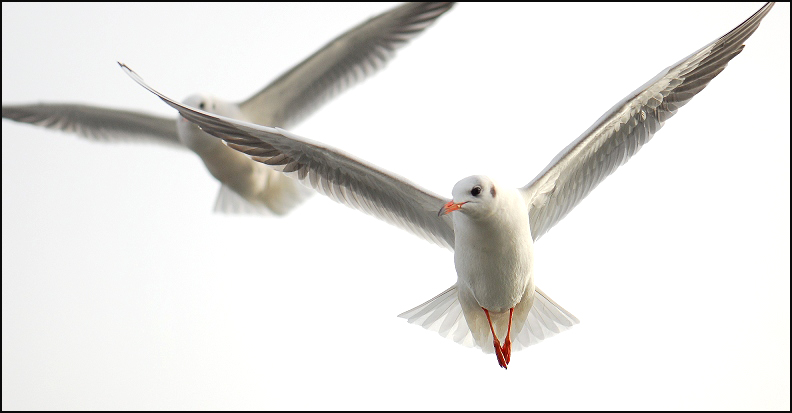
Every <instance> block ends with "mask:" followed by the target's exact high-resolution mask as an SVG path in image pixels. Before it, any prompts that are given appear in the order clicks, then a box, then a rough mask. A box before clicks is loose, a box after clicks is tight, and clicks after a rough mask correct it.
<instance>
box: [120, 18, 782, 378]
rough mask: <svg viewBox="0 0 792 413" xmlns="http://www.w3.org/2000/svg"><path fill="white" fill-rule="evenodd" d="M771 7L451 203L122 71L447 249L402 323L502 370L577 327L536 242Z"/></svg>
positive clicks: (331, 192)
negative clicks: (513, 175) (450, 253)
mask: <svg viewBox="0 0 792 413" xmlns="http://www.w3.org/2000/svg"><path fill="white" fill-rule="evenodd" d="M772 7H773V4H772V3H770V4H767V5H765V6H763V7H762V8H761V9H760V10H759V11H757V12H756V13H755V14H754V15H753V16H751V17H750V18H748V19H747V20H746V21H744V22H743V23H742V24H740V25H739V26H737V27H736V28H735V29H734V30H732V31H730V32H729V33H727V34H726V35H724V36H722V37H720V38H718V39H717V40H715V41H713V42H711V43H709V44H707V45H706V46H704V47H703V48H701V49H699V50H697V51H696V52H694V53H693V54H691V55H689V56H688V57H686V58H684V59H682V60H680V61H679V62H677V63H675V64H673V65H672V66H670V67H668V68H666V69H664V70H663V71H661V72H660V73H659V74H658V75H657V76H655V77H654V78H653V79H651V80H650V81H648V82H647V83H645V84H644V85H642V86H641V87H639V88H638V89H636V90H635V91H634V92H632V93H630V94H629V95H628V96H627V97H626V98H624V99H623V100H622V101H620V102H618V103H617V104H616V105H615V106H614V107H613V108H611V109H610V110H609V111H607V112H606V113H605V114H604V115H603V116H602V117H600V119H599V120H598V121H597V122H595V124H594V125H592V126H591V127H590V128H589V129H588V130H586V131H585V132H584V133H583V134H582V135H581V136H580V137H578V138H577V139H575V140H574V141H573V142H572V143H571V144H570V145H569V146H567V147H566V148H564V149H563V150H562V151H561V152H560V153H559V154H558V155H557V156H556V157H555V158H554V159H553V160H552V161H551V162H550V164H549V165H548V166H547V167H545V168H544V170H543V171H542V172H540V173H539V175H538V176H537V177H536V178H534V179H533V180H532V181H530V182H529V183H528V184H527V185H525V186H524V187H522V188H516V189H515V188H508V187H504V186H501V185H499V184H498V183H497V181H496V180H494V179H492V178H490V177H487V176H482V175H475V176H470V177H467V178H464V179H462V180H460V181H459V182H458V183H457V184H456V185H454V187H453V189H452V198H451V199H447V198H444V197H442V196H439V195H436V194H434V193H432V192H430V191H428V190H425V189H423V188H421V187H419V186H417V185H415V184H413V183H411V182H409V181H407V180H406V179H404V178H402V177H400V176H398V175H395V174H392V173H390V172H388V171H385V170H383V169H381V168H378V167H376V166H375V165H372V164H370V163H367V162H365V161H363V160H360V159H357V158H355V157H353V156H351V155H348V154H346V153H344V152H342V151H340V150H337V149H334V148H331V147H329V146H327V145H324V144H322V143H319V142H316V141H311V140H309V139H305V138H302V137H299V136H297V135H294V134H292V133H290V132H288V131H286V130H283V129H279V128H270V127H265V126H259V125H253V124H250V123H245V122H241V121H237V120H233V119H229V118H225V117H222V116H216V115H212V114H209V113H207V112H204V111H202V110H198V109H195V108H190V107H187V106H185V105H182V104H179V103H178V102H176V101H174V100H172V99H170V98H168V97H166V96H164V95H162V94H160V93H159V92H157V91H156V90H154V89H152V88H151V87H149V86H148V85H146V84H145V83H144V82H143V80H142V79H141V78H140V77H139V76H138V75H137V74H136V73H135V72H133V71H132V70H131V69H129V68H128V67H127V66H126V65H124V64H121V67H122V68H123V69H124V70H125V71H126V72H127V73H128V74H129V75H130V76H131V77H132V78H133V79H135V80H136V81H137V82H138V83H139V84H140V85H142V86H143V87H145V88H146V89H147V90H149V91H150V92H152V93H154V94H156V95H157V96H159V97H160V99H162V100H163V101H165V102H166V103H167V104H168V105H170V106H172V107H173V108H175V109H177V110H178V111H179V113H180V114H181V115H182V116H184V117H185V118H186V119H188V120H189V121H191V122H195V123H196V124H197V125H199V126H200V127H201V129H203V130H204V131H206V132H208V133H210V134H212V135H214V136H217V137H219V138H221V139H223V140H224V141H225V142H226V144H227V145H228V146H229V147H231V148H234V149H236V150H238V151H240V152H243V153H245V154H247V155H248V156H249V157H250V158H251V159H253V160H255V161H258V162H262V163H265V164H267V165H271V166H273V167H275V168H277V169H278V170H280V171H282V172H284V173H287V174H290V175H291V176H294V177H296V178H298V179H299V180H301V181H302V182H304V183H305V184H307V185H309V186H310V187H312V188H314V189H316V190H318V191H319V192H321V193H323V194H325V195H327V196H329V197H331V198H333V199H334V200H336V201H338V202H341V203H343V204H346V205H348V206H350V207H352V208H356V209H359V210H361V211H363V212H366V213H369V214H371V215H374V216H376V217H378V218H380V219H383V220H385V221H388V222H390V223H392V224H395V225H397V226H400V227H402V228H405V229H407V230H410V231H412V232H414V233H416V234H418V235H421V236H423V237H425V238H427V239H429V240H430V241H433V242H435V243H437V244H439V245H441V246H444V247H447V248H450V249H452V250H454V264H455V267H456V271H457V277H458V278H457V282H456V284H454V285H453V286H452V287H450V288H449V289H447V290H446V291H444V292H442V293H441V294H439V295H438V296H436V297H435V298H433V299H431V300H429V301H427V302H426V303H424V304H421V305H420V306H418V307H416V308H414V309H412V310H409V311H407V312H405V313H403V314H401V317H404V318H407V319H408V321H410V322H412V323H416V324H419V325H421V326H423V327H425V328H432V329H436V330H437V331H438V332H439V333H440V334H441V335H442V336H445V337H449V338H453V339H454V340H455V341H457V342H460V343H463V344H464V343H466V342H467V343H471V342H472V344H473V345H475V346H477V347H480V348H481V349H482V350H484V351H485V352H494V353H496V356H497V359H498V364H499V365H500V366H501V367H503V368H506V367H507V365H508V364H509V362H510V361H511V353H512V351H516V350H520V349H521V348H522V347H525V346H528V345H531V344H534V343H536V342H539V341H541V340H542V339H544V338H546V337H549V336H552V335H554V334H557V333H559V332H561V331H564V330H566V329H568V328H569V327H571V326H572V325H574V324H576V323H577V322H578V320H577V319H576V318H575V317H574V316H573V315H572V314H570V313H569V312H568V311H566V310H564V309H563V308H561V307H560V306H559V305H558V304H556V303H555V302H554V301H553V300H551V299H550V298H549V297H548V296H547V295H546V294H545V293H544V292H542V291H541V290H540V289H539V288H538V287H536V286H535V285H534V277H533V275H534V274H533V243H534V242H535V241H537V240H538V239H539V238H540V237H541V236H542V235H544V234H546V233H547V231H549V230H550V228H552V227H553V226H554V225H555V224H556V223H558V222H559V221H560V220H561V219H562V218H564V216H566V214H568V213H569V212H570V211H571V210H572V209H573V208H574V207H575V206H576V205H577V204H578V203H579V202H580V201H581V200H582V199H583V198H585V197H586V195H588V194H589V193H590V192H591V191H592V190H593V189H594V188H595V187H596V186H597V185H598V184H599V183H600V182H602V181H603V180H604V179H605V177H607V176H608V175H610V174H611V173H612V172H613V171H615V170H616V169H617V168H618V167H619V166H620V165H622V164H624V163H625V162H626V161H627V160H628V159H629V158H630V157H631V156H633V155H634V154H635V153H637V152H638V150H639V149H640V148H641V146H643V145H644V144H645V143H646V142H648V141H649V140H650V139H651V137H652V136H653V135H654V133H655V132H656V131H657V130H658V129H660V128H661V127H662V126H663V124H664V122H665V121H666V120H667V119H668V118H670V117H671V116H673V115H674V114H675V113H676V111H677V110H678V109H679V108H680V107H681V106H683V105H685V104H686V103H687V102H688V101H690V99H692V98H693V96H695V95H696V94H697V93H698V92H700V91H701V90H702V89H704V87H706V86H707V84H708V83H709V82H710V81H711V80H712V79H713V78H714V77H715V76H717V75H718V73H720V72H721V71H722V70H723V69H724V68H725V67H726V65H727V64H728V62H729V61H730V60H731V59H732V58H734V56H736V55H737V54H739V53H740V52H741V51H742V49H743V47H744V44H743V43H744V41H745V40H746V39H747V38H748V37H750V36H751V34H752V33H753V32H754V31H755V30H756V29H757V28H758V27H759V23H760V22H761V20H762V19H763V18H764V17H765V16H766V15H767V13H768V12H769V11H770V9H771V8H772ZM499 337H500V338H503V341H501V340H500V339H499Z"/></svg>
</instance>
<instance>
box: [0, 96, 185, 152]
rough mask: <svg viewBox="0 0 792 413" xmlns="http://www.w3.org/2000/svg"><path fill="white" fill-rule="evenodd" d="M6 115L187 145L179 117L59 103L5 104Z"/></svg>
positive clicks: (94, 134) (97, 136)
mask: <svg viewBox="0 0 792 413" xmlns="http://www.w3.org/2000/svg"><path fill="white" fill-rule="evenodd" d="M3 117H4V118H6V119H11V120H15V121H17V122H22V123H29V124H32V125H37V126H43V127H45V128H49V129H55V130H60V131H64V132H69V133H76V134H78V135H80V136H83V137H85V138H89V139H94V140H99V141H112V140H130V141H133V140H148V141H154V142H159V143H164V144H169V145H174V146H179V147H183V146H182V144H181V142H180V141H179V135H178V132H177V130H176V119H175V118H170V119H169V118H162V117H159V116H152V115H146V114H143V113H138V112H130V111H125V110H116V109H106V108H100V107H96V106H88V105H75V104H57V103H39V104H33V105H3Z"/></svg>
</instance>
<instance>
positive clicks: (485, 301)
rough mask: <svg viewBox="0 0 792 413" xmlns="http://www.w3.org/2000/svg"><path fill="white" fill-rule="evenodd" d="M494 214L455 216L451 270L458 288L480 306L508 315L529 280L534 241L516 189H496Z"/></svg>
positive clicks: (460, 214)
mask: <svg viewBox="0 0 792 413" xmlns="http://www.w3.org/2000/svg"><path fill="white" fill-rule="evenodd" d="M498 198H499V199H498V203H497V205H496V210H495V212H494V213H493V214H491V215H489V216H487V217H486V218H481V217H478V218H474V217H471V216H469V215H468V214H464V213H455V214H454V216H453V219H454V232H455V234H456V235H455V237H456V239H455V244H456V246H455V248H454V265H455V267H456V271H457V277H458V278H459V283H460V284H462V285H465V286H467V287H468V288H469V289H470V291H471V292H472V294H473V296H474V298H475V299H476V301H477V302H478V304H479V305H480V306H481V307H484V308H486V309H487V310H489V311H492V312H503V311H508V309H509V308H512V307H514V306H515V305H517V303H518V302H519V301H520V299H521V298H522V296H523V293H524V292H525V288H526V286H527V285H528V282H529V281H530V280H531V278H532V277H533V239H532V238H531V230H530V225H529V223H528V210H527V208H526V206H525V203H524V201H523V200H522V197H521V196H520V195H519V194H518V193H517V191H516V190H511V191H506V190H501V191H500V192H499V193H498Z"/></svg>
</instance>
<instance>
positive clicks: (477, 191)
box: [470, 185, 481, 196]
mask: <svg viewBox="0 0 792 413" xmlns="http://www.w3.org/2000/svg"><path fill="white" fill-rule="evenodd" d="M479 194H481V187H480V186H478V185H476V186H474V187H473V189H471V190H470V195H473V196H479Z"/></svg>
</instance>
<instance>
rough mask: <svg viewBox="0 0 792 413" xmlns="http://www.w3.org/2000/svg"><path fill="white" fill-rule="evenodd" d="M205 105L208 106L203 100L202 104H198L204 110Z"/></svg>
mask: <svg viewBox="0 0 792 413" xmlns="http://www.w3.org/2000/svg"><path fill="white" fill-rule="evenodd" d="M205 106H206V105H205V104H204V103H203V102H201V104H200V105H198V107H199V108H200V109H201V110H204V107H205Z"/></svg>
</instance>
